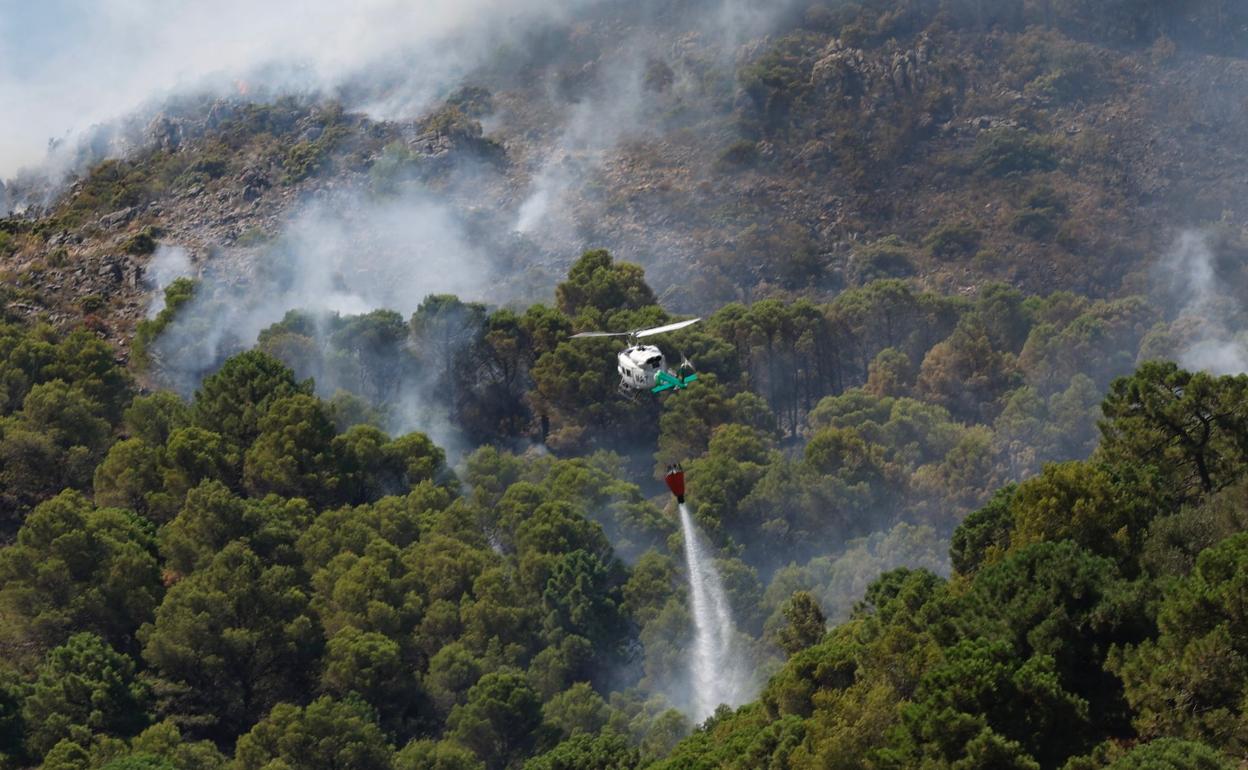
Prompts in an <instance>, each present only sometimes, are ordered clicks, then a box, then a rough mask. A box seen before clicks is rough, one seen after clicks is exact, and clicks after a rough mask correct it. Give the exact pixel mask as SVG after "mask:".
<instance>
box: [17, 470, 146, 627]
mask: <svg viewBox="0 0 1248 770" xmlns="http://www.w3.org/2000/svg"><path fill="white" fill-rule="evenodd" d="M161 595H162V588H161V584H160V568H159V563H158V562H157V559H156V553H155V540H154V538H153V536H152V533H151V530H150V528H149V527H148V526H146V525H145V523H144V522H142V521H141V520H140V519H139V518H138V517H137V516H135V515H134V514H132V513H129V512H127V511H121V510H117V509H112V508H100V509H97V508H95V507H94V506H92V505H91V503H90V502H88V501H87V500H86V498H84V497H83V496H82V495H80V494H78V493H76V492H68V491H67V492H63V493H62V494H60V495H58V496H57V497H55V498H53V499H51V500H49V501H47V502H45V503H42V504H41V505H39V506H38V507H37V508H36V509H35V510H34V512H32V513H31V514H30V516H28V517H27V518H26V521H25V522H24V523H23V525H22V528H21V530H20V531H19V532H18V535H17V542H16V543H14V544H13V545H10V546H8V547H6V548H4V549H3V550H0V606H3V607H4V610H5V615H6V616H7V617H10V618H20V622H18V623H11V624H5V625H6V629H5V631H4V632H3V633H4V634H5V636H7V637H8V638H9V639H10V640H11V641H10V643H16V644H17V645H18V646H19V648H21V647H26V646H27V645H33V646H34V648H35V649H36V650H44V649H48V648H51V647H54V646H56V645H59V644H61V643H62V642H64V641H65V640H66V639H68V638H69V636H70V635H71V634H72V632H74V631H91V632H93V633H96V634H98V635H99V636H101V637H103V638H104V639H105V640H106V641H108V642H109V643H111V644H112V645H114V646H116V647H118V648H120V649H123V650H127V651H130V650H133V647H134V638H133V635H134V632H135V631H136V629H137V628H138V627H139V625H140V624H141V623H143V622H145V621H147V620H148V619H150V618H151V616H152V612H153V610H154V609H155V607H156V605H157V604H159V602H160V599H161Z"/></svg>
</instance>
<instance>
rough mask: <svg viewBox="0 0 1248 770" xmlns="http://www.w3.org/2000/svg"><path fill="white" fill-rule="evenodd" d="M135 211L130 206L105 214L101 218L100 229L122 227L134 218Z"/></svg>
mask: <svg viewBox="0 0 1248 770" xmlns="http://www.w3.org/2000/svg"><path fill="white" fill-rule="evenodd" d="M135 211H136V208H135V207H134V206H128V207H127V208H124V209H118V210H117V211H113V212H111V213H108V214H105V215H104V216H102V217H100V227H103V228H107V229H112V228H114V227H120V226H122V225H124V224H126V223H127V222H129V221H130V220H131V219H133V218H134V215H135Z"/></svg>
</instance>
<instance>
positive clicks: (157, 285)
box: [147, 243, 195, 318]
mask: <svg viewBox="0 0 1248 770" xmlns="http://www.w3.org/2000/svg"><path fill="white" fill-rule="evenodd" d="M194 271H195V268H194V267H193V266H192V265H191V255H190V253H188V252H187V250H186V249H184V248H182V247H181V246H168V245H165V244H163V243H162V244H161V245H160V246H159V247H157V249H156V253H155V254H153V255H152V259H151V261H150V262H148V263H147V277H148V283H149V284H150V285H151V287H152V290H153V291H152V295H151V300H150V302H149V303H148V306H147V317H148V318H155V317H156V314H157V313H159V312H160V311H161V310H164V309H165V289H166V288H168V287H169V284H171V283H173V282H174V281H176V280H177V279H179V278H185V277H188V276H191V275H193V274H194Z"/></svg>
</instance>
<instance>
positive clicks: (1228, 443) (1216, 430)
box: [1100, 361, 1248, 501]
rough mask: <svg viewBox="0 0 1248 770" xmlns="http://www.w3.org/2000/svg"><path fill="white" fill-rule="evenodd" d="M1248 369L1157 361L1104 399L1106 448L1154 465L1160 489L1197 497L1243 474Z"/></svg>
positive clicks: (1121, 382)
mask: <svg viewBox="0 0 1248 770" xmlns="http://www.w3.org/2000/svg"><path fill="white" fill-rule="evenodd" d="M1245 389H1248V376H1246V375H1240V376H1235V377H1214V376H1212V375H1210V374H1208V373H1205V372H1196V373H1194V374H1193V373H1191V372H1186V371H1183V370H1181V369H1179V368H1178V366H1177V365H1175V364H1173V363H1163V362H1156V361H1149V362H1146V363H1144V364H1142V365H1141V366H1140V368H1139V370H1138V371H1137V372H1136V373H1135V374H1134V375H1132V376H1130V377H1124V378H1121V379H1118V380H1116V381H1115V382H1114V383H1113V385H1112V386H1111V387H1110V391H1109V394H1108V396H1106V398H1105V402H1104V404H1103V405H1102V410H1103V411H1104V414H1105V420H1104V421H1103V422H1102V423H1101V435H1102V438H1101V448H1100V452H1101V453H1102V454H1105V455H1107V456H1110V457H1116V458H1121V459H1122V461H1125V462H1131V463H1136V464H1139V465H1141V466H1146V467H1149V468H1151V469H1152V470H1153V471H1154V472H1156V473H1157V474H1159V478H1158V479H1157V484H1158V486H1159V491H1161V490H1165V491H1166V492H1169V493H1171V494H1174V495H1176V497H1177V499H1178V500H1179V501H1187V500H1194V499H1196V498H1197V497H1199V496H1201V495H1205V494H1209V493H1211V492H1214V491H1216V490H1218V489H1221V488H1222V487H1224V486H1226V485H1228V484H1230V483H1232V482H1233V481H1235V480H1236V479H1237V478H1239V476H1240V474H1241V473H1242V469H1243V468H1244V467H1245V463H1244V460H1245V458H1244V451H1245V448H1246V447H1248V445H1246V444H1245V442H1244V437H1245V436H1248V400H1246V399H1245Z"/></svg>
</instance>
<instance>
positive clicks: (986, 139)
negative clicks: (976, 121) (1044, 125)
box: [971, 128, 1057, 176]
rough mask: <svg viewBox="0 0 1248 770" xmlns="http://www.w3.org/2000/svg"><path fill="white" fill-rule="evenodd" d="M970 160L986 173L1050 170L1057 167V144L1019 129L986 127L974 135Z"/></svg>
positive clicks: (1009, 173)
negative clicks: (973, 148)
mask: <svg viewBox="0 0 1248 770" xmlns="http://www.w3.org/2000/svg"><path fill="white" fill-rule="evenodd" d="M971 163H972V164H973V166H974V168H975V169H977V170H979V171H982V172H983V173H985V174H987V175H989V176H1009V175H1012V174H1026V173H1029V172H1032V171H1051V170H1052V169H1054V168H1056V167H1057V145H1056V142H1055V141H1054V140H1053V139H1051V138H1050V137H1046V136H1037V135H1034V134H1031V133H1029V132H1027V131H1024V130H1022V129H1017V128H990V129H988V130H987V131H983V132H981V133H980V134H979V136H978V137H977V138H976V139H975V152H974V155H973V156H972V158H971Z"/></svg>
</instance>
